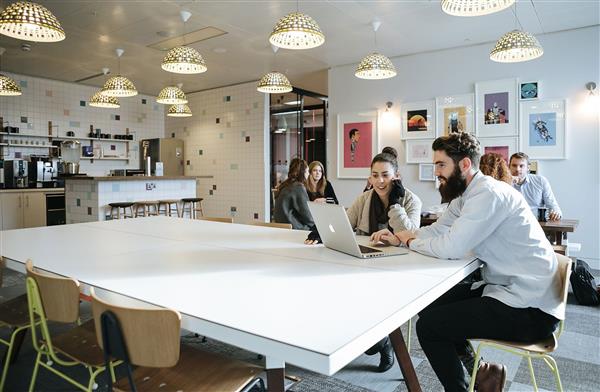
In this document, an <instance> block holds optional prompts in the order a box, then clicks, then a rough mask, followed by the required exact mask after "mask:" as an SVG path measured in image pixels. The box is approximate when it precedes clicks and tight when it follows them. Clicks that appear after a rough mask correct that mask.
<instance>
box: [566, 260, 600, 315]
mask: <svg viewBox="0 0 600 392" xmlns="http://www.w3.org/2000/svg"><path fill="white" fill-rule="evenodd" d="M570 280H571V287H572V288H573V294H575V299H576V300H577V302H579V304H580V305H588V306H598V305H600V294H599V293H598V291H597V290H598V288H597V287H598V286H597V285H596V281H595V280H594V276H593V275H592V273H591V272H590V266H589V265H588V264H587V263H586V262H585V261H583V260H579V259H577V261H576V262H575V267H574V268H573V273H572V274H571V279H570Z"/></svg>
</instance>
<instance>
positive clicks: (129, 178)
mask: <svg viewBox="0 0 600 392" xmlns="http://www.w3.org/2000/svg"><path fill="white" fill-rule="evenodd" d="M63 178H64V180H65V181H71V180H85V181H160V180H195V179H196V178H213V176H76V177H63Z"/></svg>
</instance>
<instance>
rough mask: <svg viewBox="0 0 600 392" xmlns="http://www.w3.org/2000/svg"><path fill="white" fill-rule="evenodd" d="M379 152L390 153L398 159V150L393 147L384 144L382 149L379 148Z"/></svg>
mask: <svg viewBox="0 0 600 392" xmlns="http://www.w3.org/2000/svg"><path fill="white" fill-rule="evenodd" d="M381 152H382V153H385V154H390V155H392V156H393V157H394V158H396V159H398V150H396V149H395V148H394V147H390V146H385V147H383V150H381Z"/></svg>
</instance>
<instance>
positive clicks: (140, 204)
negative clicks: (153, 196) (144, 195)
mask: <svg viewBox="0 0 600 392" xmlns="http://www.w3.org/2000/svg"><path fill="white" fill-rule="evenodd" d="M151 207H154V211H152V209H151ZM140 209H141V210H142V212H141V213H140ZM133 210H134V211H135V217H136V218H137V217H138V216H140V215H141V216H151V215H158V201H155V200H152V201H136V202H135V206H134V207H133Z"/></svg>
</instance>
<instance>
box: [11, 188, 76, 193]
mask: <svg viewBox="0 0 600 392" xmlns="http://www.w3.org/2000/svg"><path fill="white" fill-rule="evenodd" d="M64 191H65V188H10V189H0V193H23V192H45V193H61V192H64Z"/></svg>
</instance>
